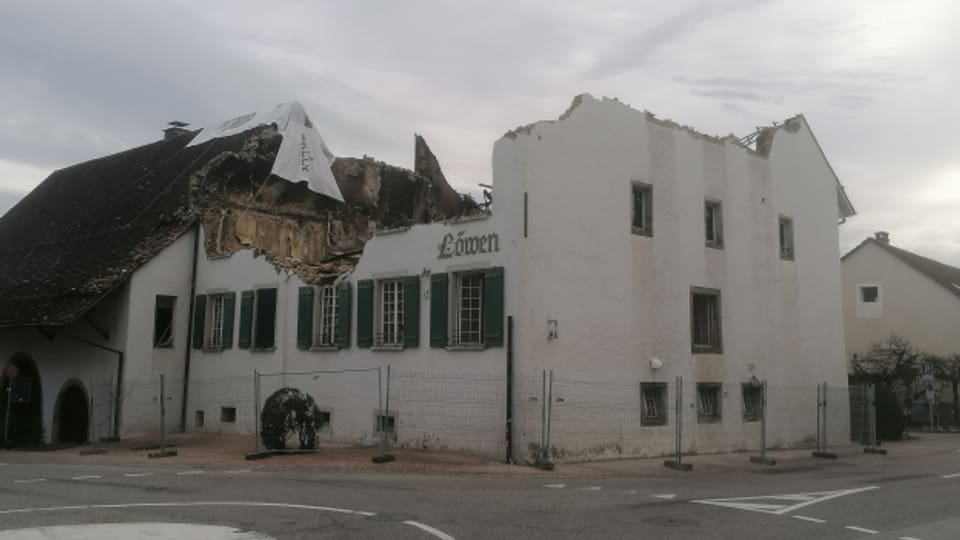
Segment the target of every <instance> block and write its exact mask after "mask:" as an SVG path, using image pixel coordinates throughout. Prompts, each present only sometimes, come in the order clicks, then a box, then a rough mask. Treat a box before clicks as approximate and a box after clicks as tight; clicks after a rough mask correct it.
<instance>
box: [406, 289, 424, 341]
mask: <svg viewBox="0 0 960 540" xmlns="http://www.w3.org/2000/svg"><path fill="white" fill-rule="evenodd" d="M403 346H404V347H419V346H420V276H407V277H405V278H403Z"/></svg>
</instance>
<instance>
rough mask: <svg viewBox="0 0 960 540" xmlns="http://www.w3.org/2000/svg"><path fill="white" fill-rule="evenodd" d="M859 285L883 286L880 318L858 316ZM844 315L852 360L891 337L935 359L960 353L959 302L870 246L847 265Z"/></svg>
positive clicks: (907, 267)
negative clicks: (892, 335)
mask: <svg viewBox="0 0 960 540" xmlns="http://www.w3.org/2000/svg"><path fill="white" fill-rule="evenodd" d="M858 285H878V286H879V288H880V298H879V304H880V306H879V309H878V310H876V311H879V314H878V315H877V316H872V317H870V318H865V317H863V315H864V313H862V312H863V310H862V309H861V313H860V315H859V316H858V313H857V306H858V301H857V298H858V294H859V290H858ZM843 313H844V320H845V323H846V329H847V334H846V337H847V340H846V351H847V355H848V358H849V357H851V356H852V355H853V354H854V353H857V354H861V355H862V354H864V353H866V352H868V351H869V350H870V346H871V344H873V343H876V342H879V341H883V340H885V339H887V338H889V337H890V335H891V334H897V335H898V336H901V337H903V338H906V339H908V340H910V343H911V344H912V345H913V346H914V347H916V348H918V349H920V350H922V351H925V352H929V353H931V354H938V355H947V354H953V353H960V333H958V332H957V321H958V320H960V297H957V296H956V295H955V294H953V293H951V292H950V291H948V290H946V289H944V288H943V287H942V286H940V285H939V284H937V283H935V282H934V281H932V280H930V279H929V278H927V277H926V276H924V275H923V274H921V273H919V272H918V271H916V270H914V269H913V268H912V267H910V266H909V265H907V264H906V263H904V262H903V261H901V260H900V259H898V258H896V257H895V256H893V255H891V254H890V253H888V252H886V251H885V250H884V249H883V248H881V247H879V246H877V245H875V244H873V243H872V242H867V243H866V244H864V245H862V246H860V247H859V249H857V251H855V252H853V253H851V254H850V255H849V256H847V257H846V258H845V259H844V260H843Z"/></svg>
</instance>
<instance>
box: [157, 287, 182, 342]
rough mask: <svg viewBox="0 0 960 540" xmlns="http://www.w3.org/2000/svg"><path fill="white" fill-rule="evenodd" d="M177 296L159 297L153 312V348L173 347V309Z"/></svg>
mask: <svg viewBox="0 0 960 540" xmlns="http://www.w3.org/2000/svg"><path fill="white" fill-rule="evenodd" d="M176 303H177V297H176V296H164V295H162V294H158V295H157V299H156V304H155V306H154V310H153V346H154V347H173V308H174V306H175V305H176Z"/></svg>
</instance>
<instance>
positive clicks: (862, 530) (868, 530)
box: [844, 525, 880, 534]
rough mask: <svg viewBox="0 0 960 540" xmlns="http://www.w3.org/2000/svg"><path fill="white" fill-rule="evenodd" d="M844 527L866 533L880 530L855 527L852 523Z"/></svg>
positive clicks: (874, 532)
mask: <svg viewBox="0 0 960 540" xmlns="http://www.w3.org/2000/svg"><path fill="white" fill-rule="evenodd" d="M844 529H850V530H851V531H857V532H862V533H866V534H877V533H878V532H880V531H875V530H873V529H864V528H863V527H855V526H853V525H847V526H846V527H844Z"/></svg>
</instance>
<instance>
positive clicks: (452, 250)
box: [437, 230, 500, 259]
mask: <svg viewBox="0 0 960 540" xmlns="http://www.w3.org/2000/svg"><path fill="white" fill-rule="evenodd" d="M466 234H467V231H465V230H461V231H457V233H456V235H454V233H447V234H445V235H443V238H441V239H440V244H438V245H437V252H438V254H437V258H438V259H449V258H451V257H461V256H463V255H477V254H480V253H496V252H498V251H500V236H499V235H497V233H490V234H478V235H473V236H467V235H466Z"/></svg>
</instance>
